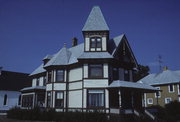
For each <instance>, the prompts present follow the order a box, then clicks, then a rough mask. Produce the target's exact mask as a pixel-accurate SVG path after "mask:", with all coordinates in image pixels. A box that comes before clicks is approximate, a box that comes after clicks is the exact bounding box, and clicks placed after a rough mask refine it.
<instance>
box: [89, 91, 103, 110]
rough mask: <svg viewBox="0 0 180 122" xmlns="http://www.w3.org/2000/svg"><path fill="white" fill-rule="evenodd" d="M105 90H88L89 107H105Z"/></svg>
mask: <svg viewBox="0 0 180 122" xmlns="http://www.w3.org/2000/svg"><path fill="white" fill-rule="evenodd" d="M104 98H105V97H104V90H88V107H104Z"/></svg>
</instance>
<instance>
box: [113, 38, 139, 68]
mask: <svg viewBox="0 0 180 122" xmlns="http://www.w3.org/2000/svg"><path fill="white" fill-rule="evenodd" d="M113 56H114V57H115V58H116V59H118V60H120V61H121V62H125V63H132V64H134V66H135V67H138V63H137V60H136V58H135V56H134V54H133V52H132V49H131V47H130V45H129V43H128V40H127V38H126V37H125V35H124V36H123V38H122V39H121V41H120V43H119V45H118V47H117V49H116V50H115V52H114V53H113Z"/></svg>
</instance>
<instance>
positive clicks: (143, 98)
mask: <svg viewBox="0 0 180 122" xmlns="http://www.w3.org/2000/svg"><path fill="white" fill-rule="evenodd" d="M141 96H142V107H143V108H145V107H146V106H145V97H144V93H143V92H142V93H141Z"/></svg>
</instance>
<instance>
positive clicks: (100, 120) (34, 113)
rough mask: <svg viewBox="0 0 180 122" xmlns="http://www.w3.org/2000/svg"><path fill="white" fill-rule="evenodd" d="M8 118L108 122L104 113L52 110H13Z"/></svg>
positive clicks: (8, 114)
mask: <svg viewBox="0 0 180 122" xmlns="http://www.w3.org/2000/svg"><path fill="white" fill-rule="evenodd" d="M7 117H8V118H13V119H19V120H41V121H58V122H110V120H108V119H107V115H106V114H105V113H99V112H87V113H84V112H56V111H55V110H54V109H48V110H41V109H40V108H34V109H20V108H13V109H11V110H9V111H8V113H7Z"/></svg>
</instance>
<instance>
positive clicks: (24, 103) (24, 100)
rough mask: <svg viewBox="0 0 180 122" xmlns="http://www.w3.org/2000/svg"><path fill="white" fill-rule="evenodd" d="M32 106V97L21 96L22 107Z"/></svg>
mask: <svg viewBox="0 0 180 122" xmlns="http://www.w3.org/2000/svg"><path fill="white" fill-rule="evenodd" d="M32 105H33V95H23V96H22V107H32Z"/></svg>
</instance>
